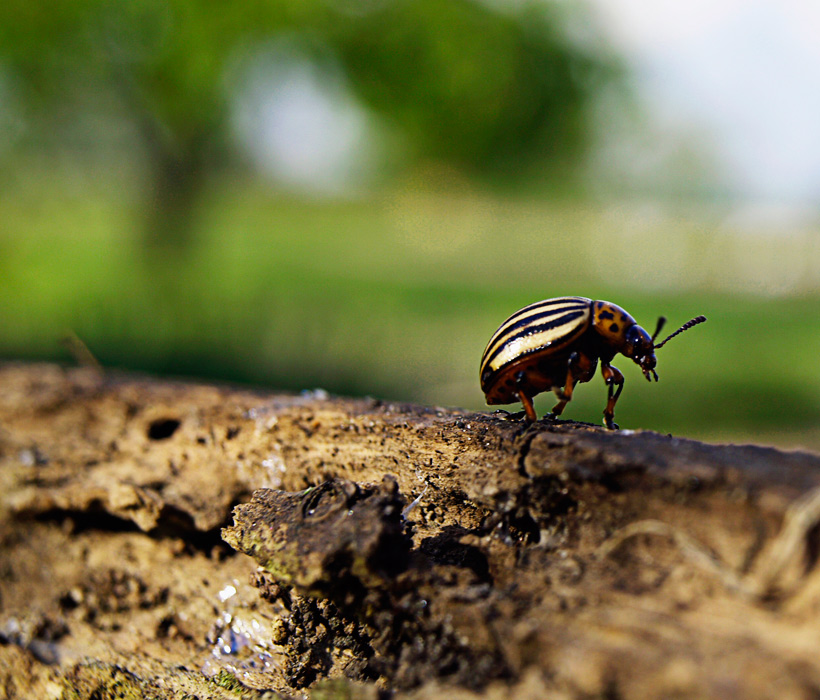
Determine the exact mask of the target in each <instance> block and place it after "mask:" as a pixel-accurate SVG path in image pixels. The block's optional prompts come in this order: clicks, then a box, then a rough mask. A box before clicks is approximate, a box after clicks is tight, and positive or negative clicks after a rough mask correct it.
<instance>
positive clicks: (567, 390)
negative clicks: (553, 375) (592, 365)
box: [549, 352, 579, 418]
mask: <svg viewBox="0 0 820 700" xmlns="http://www.w3.org/2000/svg"><path fill="white" fill-rule="evenodd" d="M578 360H579V355H578V353H577V352H573V353H572V354H571V355H570V356H569V361H568V362H567V381H566V382H565V384H564V386H563V387H561V388H560V389H557V390H556V391H555V395H556V396H557V397H558V403H557V404H555V406H553V408H552V411H551V412H550V414H549V416H550V417H551V418H556V417H558V416H560V415H561V414H562V413H563V411H564V407H565V406H566V405H567V404H568V403H569V402H570V401H571V400H572V390H573V389H574V388H575V384H576V383H577V382H578V380H577V379H576V378H575V375H576V372H577V370H578V365H579V362H578Z"/></svg>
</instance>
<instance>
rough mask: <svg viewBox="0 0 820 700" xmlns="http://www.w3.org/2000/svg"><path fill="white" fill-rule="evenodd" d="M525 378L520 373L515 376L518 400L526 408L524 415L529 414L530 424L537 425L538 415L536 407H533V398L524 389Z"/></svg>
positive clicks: (522, 373)
mask: <svg viewBox="0 0 820 700" xmlns="http://www.w3.org/2000/svg"><path fill="white" fill-rule="evenodd" d="M525 377H526V375H525V374H524V372H519V373H518V374H516V375H515V387H516V390H515V393H516V394H518V399H519V401H521V404H522V405H523V406H524V413H526V414H527V419H528V420H529V421H530V423H535V422H536V421H537V420H538V414H537V413H536V412H535V406H533V405H532V397H531V396H530V395H529V394H528V393H527V392H526V391H525V389H524V384H525Z"/></svg>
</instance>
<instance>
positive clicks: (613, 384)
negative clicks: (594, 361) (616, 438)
mask: <svg viewBox="0 0 820 700" xmlns="http://www.w3.org/2000/svg"><path fill="white" fill-rule="evenodd" d="M601 374H602V375H603V377H604V381H605V382H606V385H607V387H608V400H607V402H606V408H605V409H604V425H605V426H606V427H607V428H609V429H610V430H618V424H617V423H615V421H614V418H615V404H616V403H617V402H618V397H619V396H620V395H621V391H623V388H624V375H623V374H621V370H619V369H618V368H617V367H613V366H612V365H611V364H609V363H608V362H601Z"/></svg>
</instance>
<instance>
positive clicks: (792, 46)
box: [589, 0, 820, 204]
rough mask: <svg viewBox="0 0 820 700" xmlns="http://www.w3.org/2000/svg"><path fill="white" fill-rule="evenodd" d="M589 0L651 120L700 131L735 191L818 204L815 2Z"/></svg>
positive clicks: (819, 86)
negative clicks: (625, 64)
mask: <svg viewBox="0 0 820 700" xmlns="http://www.w3.org/2000/svg"><path fill="white" fill-rule="evenodd" d="M589 2H590V3H591V4H592V6H593V7H594V8H595V9H596V11H597V12H598V13H599V14H600V17H601V22H600V25H601V27H602V28H603V29H604V30H605V32H607V33H608V35H609V39H610V41H611V42H612V43H613V44H614V46H615V47H616V49H617V50H619V51H620V52H621V53H622V54H623V55H625V56H626V57H627V58H628V60H629V63H630V66H631V68H632V69H633V71H634V76H635V87H636V88H637V89H638V92H639V94H640V95H641V96H642V98H643V102H644V104H645V106H646V107H647V109H648V111H649V113H650V116H651V117H652V118H653V119H656V120H658V121H659V123H661V124H663V125H665V126H666V127H668V128H671V129H675V128H678V129H679V130H681V131H682V132H691V131H696V132H705V133H707V134H708V135H709V136H710V137H711V138H710V147H711V148H712V149H713V150H714V151H715V154H714V155H715V159H716V160H717V161H718V163H719V164H720V165H721V166H723V167H722V171H723V172H724V173H725V174H726V176H727V177H728V179H729V180H730V183H729V184H730V185H731V186H732V187H733V188H734V189H735V190H737V191H738V192H739V193H741V194H743V195H745V196H748V197H750V198H754V199H766V200H775V201H787V202H794V203H799V204H817V203H820V2H816V1H814V0H687V1H686V2H681V1H680V0H653V1H651V2H649V1H647V0H589Z"/></svg>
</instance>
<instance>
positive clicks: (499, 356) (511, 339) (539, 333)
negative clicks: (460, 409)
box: [480, 297, 592, 394]
mask: <svg viewBox="0 0 820 700" xmlns="http://www.w3.org/2000/svg"><path fill="white" fill-rule="evenodd" d="M591 307H592V301H591V300H590V299H587V298H585V297H558V298H556V299H545V300H544V301H538V302H536V303H534V304H530V305H529V306H525V307H524V308H523V309H521V310H519V311H516V312H515V313H514V314H513V315H512V316H510V317H509V318H508V319H507V320H506V321H504V323H502V324H501V326H500V328H499V329H498V330H497V331H496V332H495V333H494V334H493V336H492V338H490V342H489V343H487V347H486V349H485V350H484V355H483V356H482V358H481V369H480V377H481V388H482V390H483V391H484V393H485V394H486V393H488V392H489V391H490V390H491V389H492V386H493V383H494V380H495V378H496V377H498V376H499V375H500V373H502V372H503V371H504V370H505V369H508V368H509V366H510V365H511V364H513V363H516V362H519V361H520V360H522V359H524V358H525V357H527V356H529V355H532V354H533V353H536V352H539V351H542V350H546V349H547V348H549V349H550V350H551V351H552V352H555V351H558V350H560V349H561V348H563V347H565V346H567V345H569V344H570V343H572V342H573V341H574V340H576V339H577V338H578V337H579V336H580V335H581V334H582V333H583V332H584V331H586V330H587V328H589V324H590V317H591Z"/></svg>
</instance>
